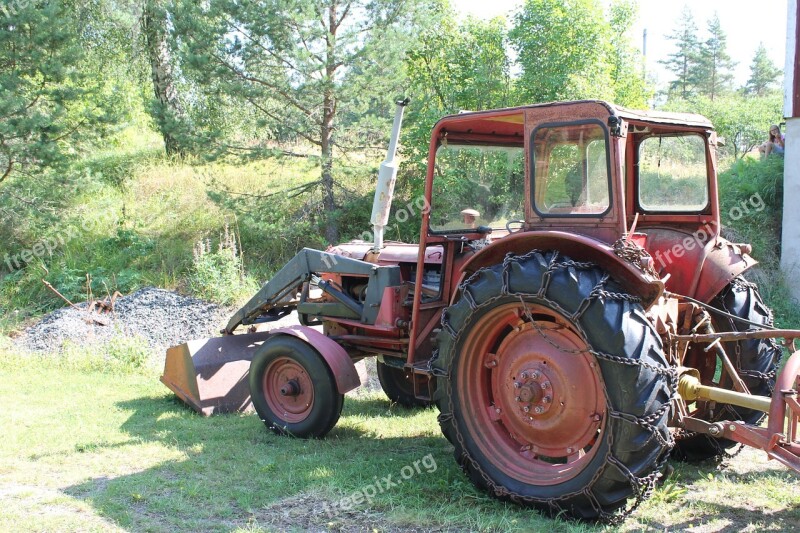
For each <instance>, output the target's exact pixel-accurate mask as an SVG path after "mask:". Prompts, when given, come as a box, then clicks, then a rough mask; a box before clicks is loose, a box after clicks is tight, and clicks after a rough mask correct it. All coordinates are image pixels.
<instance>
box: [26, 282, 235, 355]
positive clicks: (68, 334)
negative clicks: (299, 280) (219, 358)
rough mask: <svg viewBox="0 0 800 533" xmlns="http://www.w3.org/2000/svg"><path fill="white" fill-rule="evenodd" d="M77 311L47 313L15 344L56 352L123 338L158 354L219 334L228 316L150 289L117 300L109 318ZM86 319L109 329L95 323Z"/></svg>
mask: <svg viewBox="0 0 800 533" xmlns="http://www.w3.org/2000/svg"><path fill="white" fill-rule="evenodd" d="M78 307H80V308H81V309H80V310H78V309H74V308H72V307H65V308H63V309H59V310H57V311H54V312H52V313H50V314H49V315H47V316H45V317H44V318H43V319H42V320H41V321H40V322H39V323H37V324H36V325H34V326H32V327H30V328H28V329H27V330H25V331H24V332H23V333H22V335H20V336H19V337H18V338H17V339H16V340H15V342H16V343H17V345H18V346H20V347H21V348H24V349H26V350H29V351H34V352H46V353H57V352H59V351H61V349H62V347H63V346H64V343H65V342H66V341H71V342H73V343H75V344H80V345H86V344H94V343H97V344H103V343H105V342H108V341H111V340H112V339H114V338H119V337H120V336H125V337H139V338H142V339H144V340H145V341H146V342H147V343H148V344H149V345H150V347H152V348H153V350H154V351H158V352H163V351H164V350H165V349H166V348H169V347H170V346H174V345H176V344H180V343H182V342H186V341H188V340H192V339H197V338H202V337H209V336H216V335H218V334H219V330H220V329H222V327H223V326H224V325H225V323H226V321H227V319H228V317H229V316H230V314H231V310H230V309H226V308H223V307H220V306H218V305H215V304H212V303H209V302H204V301H202V300H198V299H196V298H189V297H186V296H181V295H180V294H178V293H175V292H172V291H167V290H163V289H156V288H153V287H148V288H144V289H141V290H139V291H137V292H134V293H133V294H130V295H128V296H124V297H121V298H118V299H117V301H116V305H115V308H114V313H113V314H104V315H96V314H91V315H90V314H89V313H88V312H87V311H86V304H81V305H79V306H78ZM91 317H98V318H99V320H101V321H103V322H107V323H108V324H107V325H98V324H95V323H93V321H92V320H91Z"/></svg>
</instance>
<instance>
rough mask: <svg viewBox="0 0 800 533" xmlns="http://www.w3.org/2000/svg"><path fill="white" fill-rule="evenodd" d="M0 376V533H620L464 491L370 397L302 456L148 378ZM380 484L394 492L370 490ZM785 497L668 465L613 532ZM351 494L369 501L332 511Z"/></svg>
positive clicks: (417, 425) (413, 423) (706, 519)
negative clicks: (191, 405)
mask: <svg viewBox="0 0 800 533" xmlns="http://www.w3.org/2000/svg"><path fill="white" fill-rule="evenodd" d="M0 363H2V365H0V368H2V370H0V402H2V404H3V406H4V409H3V410H2V411H0V428H2V439H0V531H75V530H83V531H94V530H102V531H107V530H130V531H212V530H213V531H230V530H243V531H262V530H266V531H305V530H315V531H325V530H332V531H373V530H375V531H397V530H431V529H433V530H473V531H510V530H519V531H602V530H616V529H618V528H611V527H601V526H594V525H590V524H582V523H575V522H568V521H564V520H559V519H556V520H552V519H549V518H544V517H541V516H540V515H538V514H537V513H536V512H534V511H530V510H525V509H521V508H519V507H517V506H515V505H511V504H504V503H501V502H497V501H494V500H492V499H490V498H488V497H486V496H485V495H483V494H482V493H479V492H476V490H474V489H473V487H472V485H471V484H470V483H469V481H468V480H467V479H466V477H465V476H463V475H462V474H461V472H460V470H459V469H458V467H457V466H456V465H455V462H454V461H453V459H452V456H451V450H452V448H451V446H450V445H449V444H448V443H447V441H446V440H445V439H444V438H443V437H442V436H441V434H440V432H439V429H438V425H437V423H436V414H435V412H434V411H433V410H417V411H409V410H406V409H403V408H398V407H395V406H391V405H390V404H389V402H388V400H386V399H385V398H384V397H383V395H382V394H362V395H358V396H355V397H348V398H347V400H346V401H345V410H344V413H343V415H342V419H341V420H340V422H339V424H338V425H337V427H336V428H335V429H334V430H333V431H332V433H331V434H330V436H329V437H328V438H327V439H325V440H322V441H301V440H293V439H289V438H283V437H278V436H275V435H273V434H272V433H270V432H268V431H266V429H265V428H264V426H263V425H262V424H261V422H260V421H259V420H258V419H257V418H256V417H255V416H253V415H241V416H232V415H228V416H217V417H213V418H211V419H206V418H203V417H201V416H199V415H196V414H195V413H193V412H192V411H190V410H188V409H187V408H185V407H184V406H183V405H182V404H180V403H178V402H177V401H176V400H175V399H174V398H173V396H172V395H171V394H170V393H169V391H167V390H166V389H165V388H164V387H163V386H162V385H161V384H160V383H159V382H158V381H157V375H156V373H155V372H152V371H142V372H138V373H102V372H97V371H91V370H83V369H81V368H76V367H75V366H74V365H73V366H66V365H45V364H43V362H42V360H41V359H37V360H31V359H28V360H24V359H20V358H17V357H12V356H0ZM415 463H416V465H417V466H416V468H415V467H414V465H415ZM404 467H408V468H404ZM412 471H413V472H412ZM388 475H392V480H393V481H395V482H398V481H401V482H400V483H398V484H397V485H396V486H394V487H392V488H389V489H386V490H383V493H380V492H381V491H380V490H370V489H368V488H367V487H375V486H376V485H375V480H376V478H380V479H384V478H385V477H386V476H388ZM403 475H407V477H408V479H403ZM381 486H383V485H381ZM798 486H799V485H798V478H797V477H795V476H794V475H793V474H791V473H789V472H788V471H786V470H784V469H783V468H782V467H780V465H778V464H776V463H774V462H767V461H766V459H765V458H764V457H763V454H761V453H757V452H755V451H749V450H746V451H745V452H744V453H742V454H741V455H739V456H738V457H736V458H735V459H733V460H731V461H730V464H729V465H728V467H727V468H725V469H722V470H720V469H718V467H717V466H716V465H712V464H706V465H703V466H701V467H697V466H687V465H681V464H676V474H675V475H674V477H673V478H671V480H670V481H669V482H667V483H666V484H665V485H664V486H663V487H661V488H660V489H658V490H657V491H656V493H655V495H654V497H653V498H652V499H651V500H649V501H648V502H647V503H645V504H644V505H643V506H642V507H641V508H640V509H639V510H638V511H637V513H636V514H635V515H634V516H633V517H631V518H630V519H628V521H627V522H626V523H625V524H624V525H623V526H622V528H621V529H622V530H659V531H663V530H664V529H665V528H669V529H674V530H686V529H691V530H694V531H722V530H725V531H740V530H750V531H766V530H772V531H791V530H796V529H797V528H798V527H800V488H798ZM358 491H361V493H362V494H368V495H370V499H371V501H364V502H361V503H358V504H354V505H352V506H349V505H348V502H346V501H345V502H343V500H342V498H344V497H347V496H350V495H352V494H354V493H356V492H358ZM372 493H377V494H375V495H374V497H372ZM345 507H350V508H347V509H345Z"/></svg>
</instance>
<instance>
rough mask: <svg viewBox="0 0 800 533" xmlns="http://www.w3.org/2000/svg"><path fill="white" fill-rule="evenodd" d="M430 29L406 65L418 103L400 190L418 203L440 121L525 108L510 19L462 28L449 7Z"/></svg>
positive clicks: (411, 112) (407, 133)
mask: <svg viewBox="0 0 800 533" xmlns="http://www.w3.org/2000/svg"><path fill="white" fill-rule="evenodd" d="M429 23H431V29H430V30H429V31H424V32H422V34H421V35H419V37H418V40H417V43H416V44H415V45H414V46H412V47H411V48H410V49H409V50H408V52H407V54H406V61H405V67H406V71H407V75H408V86H409V92H410V93H411V94H412V95H413V96H414V102H413V105H412V106H410V107H409V109H408V111H407V115H406V119H405V127H404V132H403V138H404V139H405V143H404V144H405V145H406V146H407V147H408V148H407V150H408V151H407V156H408V157H407V161H409V163H408V164H406V165H404V167H403V172H402V173H401V175H400V187H401V188H407V189H410V191H409V192H410V193H411V195H412V196H415V197H416V196H417V195H419V194H421V193H422V188H423V184H424V181H423V179H424V176H425V166H426V160H427V152H428V145H429V144H428V143H429V140H430V132H431V128H432V127H433V125H434V123H435V122H436V121H437V120H439V119H440V118H441V117H442V116H444V115H448V114H452V113H457V112H459V111H461V110H471V111H481V110H484V109H494V108H499V107H508V106H513V105H519V104H522V103H524V102H523V101H522V100H521V99H520V95H519V94H518V93H515V92H514V91H513V85H512V80H511V76H510V70H511V60H510V58H509V57H508V54H507V50H506V46H505V44H506V40H507V35H506V23H505V19H504V18H502V17H498V18H495V19H492V20H489V21H482V20H477V19H474V18H467V19H466V20H465V21H463V22H458V19H457V17H456V14H455V12H454V11H453V10H452V9H451V8H450V7H449V5H448V4H446V3H443V4H439V5H438V6H437V7H436V8H435V9H434V10H433V11H432V12H431V13H430V16H429ZM418 229H419V228H418V227H417V231H418Z"/></svg>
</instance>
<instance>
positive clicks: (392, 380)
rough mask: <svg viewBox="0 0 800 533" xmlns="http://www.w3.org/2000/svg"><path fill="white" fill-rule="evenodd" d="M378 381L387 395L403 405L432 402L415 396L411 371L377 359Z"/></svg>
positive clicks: (409, 405)
mask: <svg viewBox="0 0 800 533" xmlns="http://www.w3.org/2000/svg"><path fill="white" fill-rule="evenodd" d="M376 367H377V374H378V381H380V383H381V388H382V389H383V392H384V393H385V394H386V396H387V397H388V398H389V400H391V401H392V402H394V403H396V404H398V405H402V406H403V407H430V406H431V405H433V404H432V402H430V401H428V400H422V399H420V398H417V397H416V396H414V383H413V382H412V381H411V380H412V379H413V378H412V376H411V373H410V372H409V371H407V370H405V369H402V368H397V367H394V366H389V365H387V364H385V363H381V362H380V361H376Z"/></svg>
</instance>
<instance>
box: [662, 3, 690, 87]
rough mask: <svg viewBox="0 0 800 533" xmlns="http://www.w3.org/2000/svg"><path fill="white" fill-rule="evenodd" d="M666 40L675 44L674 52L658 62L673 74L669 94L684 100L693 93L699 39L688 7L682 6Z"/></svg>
mask: <svg viewBox="0 0 800 533" xmlns="http://www.w3.org/2000/svg"><path fill="white" fill-rule="evenodd" d="M667 39H669V40H670V41H673V42H674V43H675V47H676V50H675V51H674V52H673V53H671V54H669V55H668V56H667V59H664V60H661V61H659V62H660V63H662V64H663V65H664V66H666V67H667V69H669V70H670V71H672V73H673V74H675V79H674V80H673V81H672V82H671V83H670V93H674V94H676V95H677V96H678V97H680V98H684V99H685V98H688V97H689V96H691V95H692V94H694V92H695V88H696V85H695V84H696V82H697V79H696V77H695V76H694V72H695V69H696V68H697V64H698V62H699V60H700V50H699V47H700V39H699V38H698V36H697V25H696V24H695V22H694V16H693V15H692V12H691V10H690V9H689V6H684V8H683V12H682V13H681V17H680V19H679V20H678V21H676V23H675V29H674V30H673V31H672V33H671V34H669V35H667Z"/></svg>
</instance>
